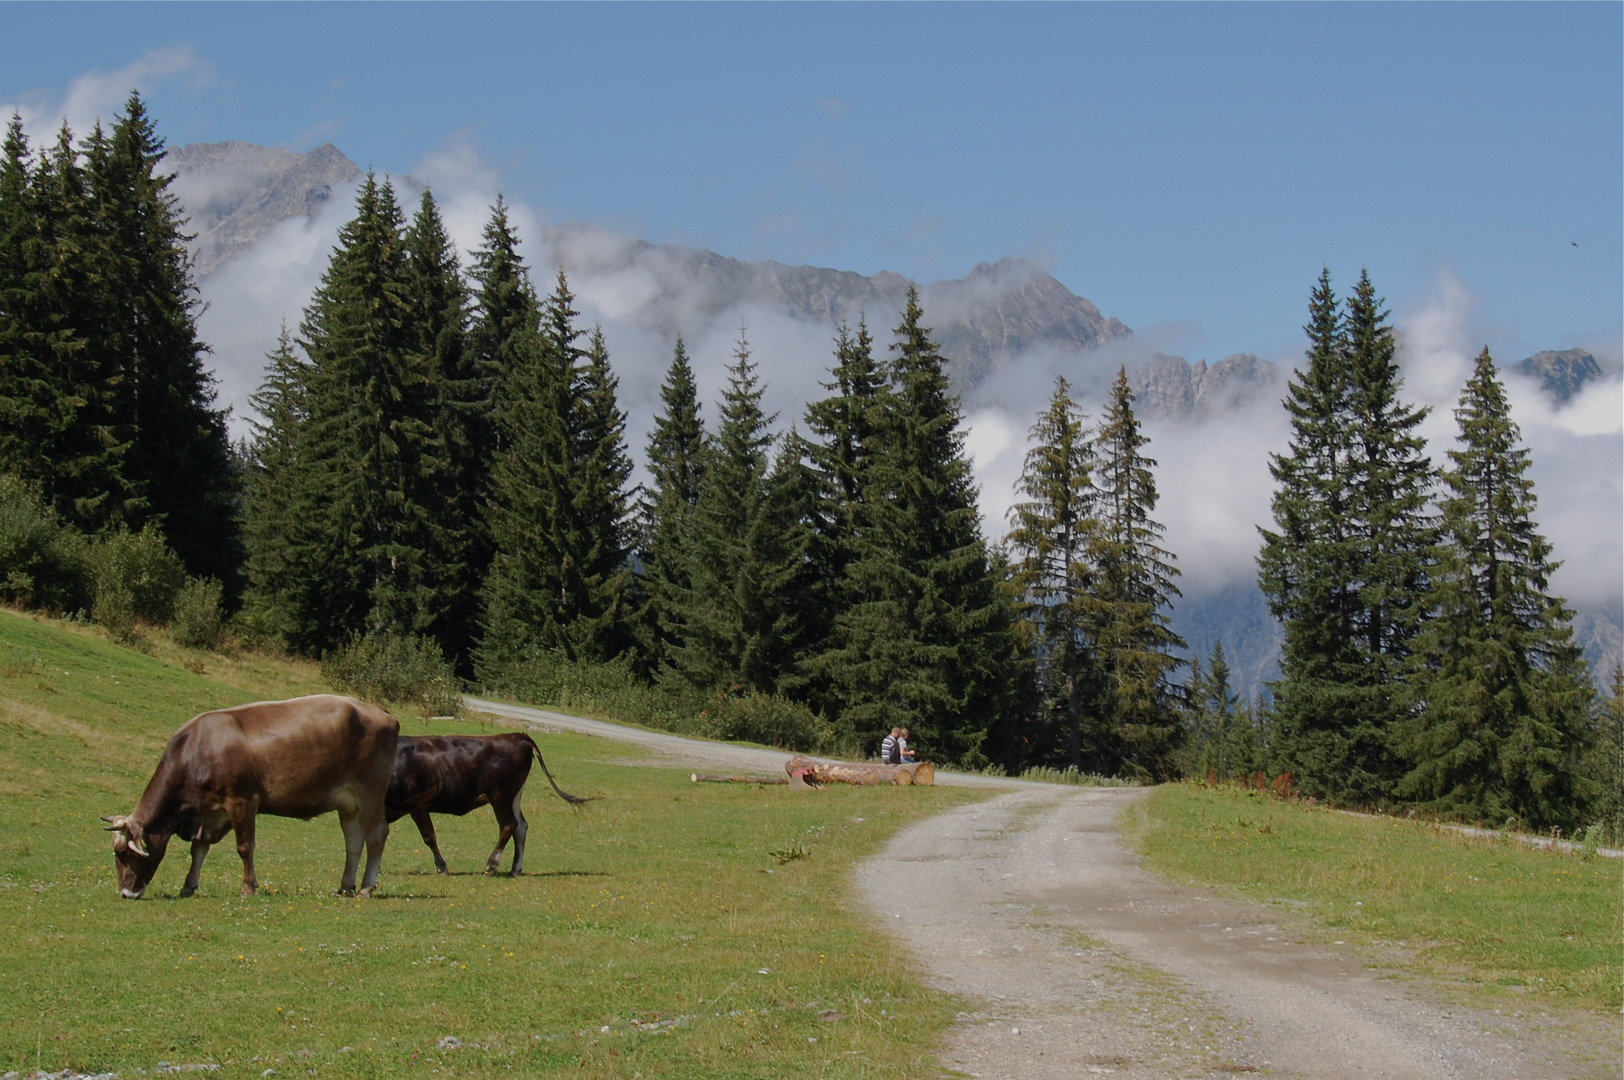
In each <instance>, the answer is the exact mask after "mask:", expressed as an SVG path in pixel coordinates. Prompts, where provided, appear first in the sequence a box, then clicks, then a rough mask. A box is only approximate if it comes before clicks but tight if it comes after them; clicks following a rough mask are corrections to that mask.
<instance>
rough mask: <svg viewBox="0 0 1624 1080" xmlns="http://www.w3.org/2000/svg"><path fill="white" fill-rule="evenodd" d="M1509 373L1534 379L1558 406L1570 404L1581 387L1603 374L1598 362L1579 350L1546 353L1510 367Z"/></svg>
mask: <svg viewBox="0 0 1624 1080" xmlns="http://www.w3.org/2000/svg"><path fill="white" fill-rule="evenodd" d="M1512 370H1513V371H1515V372H1517V373H1518V374H1520V375H1527V376H1529V377H1531V378H1535V379H1538V380H1539V381H1540V384H1541V385H1542V386H1544V388H1545V392H1546V393H1547V394H1550V395H1551V397H1553V398H1555V399H1556V400H1557V401H1559V402H1566V401H1569V400H1571V399H1572V397H1573V395H1575V394H1577V393H1578V392H1579V391H1580V389H1581V388H1583V386H1584V384H1585V383H1587V382H1589V381H1590V380H1592V379H1599V378H1601V377H1602V375H1603V374H1604V372H1603V371H1602V368H1601V364H1600V362H1598V361H1597V359H1596V358H1595V357H1594V356H1591V355H1590V354H1589V353H1587V352H1585V351H1584V350H1583V349H1564V350H1563V351H1561V352H1555V351H1553V350H1550V349H1546V350H1545V351H1544V352H1537V353H1535V354H1534V355H1533V356H1530V357H1529V358H1528V359H1526V360H1523V361H1520V362H1518V363H1517V364H1514V365H1513V366H1512Z"/></svg>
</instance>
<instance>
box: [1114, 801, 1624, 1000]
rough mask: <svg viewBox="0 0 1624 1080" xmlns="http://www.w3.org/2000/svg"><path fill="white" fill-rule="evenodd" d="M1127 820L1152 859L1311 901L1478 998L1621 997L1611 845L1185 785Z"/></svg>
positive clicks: (1353, 930)
mask: <svg viewBox="0 0 1624 1080" xmlns="http://www.w3.org/2000/svg"><path fill="white" fill-rule="evenodd" d="M1127 824H1128V826H1129V828H1130V831H1132V833H1133V834H1134V836H1135V840H1136V842H1137V844H1138V847H1139V850H1140V851H1141V852H1142V853H1143V854H1144V856H1145V862H1146V865H1147V866H1148V867H1149V868H1151V869H1153V870H1156V871H1158V872H1160V873H1162V874H1165V875H1167V876H1168V877H1170V878H1172V879H1174V880H1177V881H1192V882H1200V883H1202V884H1206V885H1213V886H1216V887H1218V888H1219V890H1220V891H1222V892H1224V893H1226V894H1228V895H1231V896H1235V897H1239V898H1243V899H1248V900H1261V901H1265V902H1271V903H1274V904H1276V905H1278V906H1280V907H1282V908H1291V909H1293V910H1295V911H1297V912H1299V913H1302V914H1306V915H1307V916H1308V917H1309V920H1310V921H1311V923H1312V925H1311V927H1309V928H1307V932H1308V933H1309V934H1311V935H1313V936H1315V937H1317V938H1320V939H1323V940H1325V941H1331V940H1337V941H1346V942H1348V943H1349V944H1352V945H1357V946H1361V947H1364V948H1365V949H1367V950H1368V951H1369V952H1370V953H1371V954H1372V956H1373V957H1374V958H1375V959H1376V960H1377V961H1378V962H1381V963H1383V964H1393V965H1396V966H1398V967H1399V968H1401V969H1403V970H1406V971H1408V972H1410V973H1412V974H1417V975H1421V976H1423V977H1426V978H1429V979H1432V980H1435V981H1438V982H1441V983H1443V984H1444V985H1446V986H1448V987H1452V988H1454V989H1455V990H1457V991H1461V992H1464V993H1465V995H1466V996H1467V997H1469V998H1470V999H1472V1000H1474V1001H1475V1002H1477V1003H1479V1004H1492V1005H1493V1006H1495V1007H1501V1008H1511V1009H1517V1008H1520V1007H1526V1006H1534V1007H1537V1008H1540V1009H1546V1008H1551V1007H1557V1008H1579V1009H1584V1010H1601V1011H1606V1012H1610V1013H1613V1014H1615V1015H1616V1014H1617V1012H1618V1010H1619V1007H1620V1004H1621V988H1620V982H1621V979H1624V963H1621V959H1620V953H1619V949H1620V942H1621V941H1624V905H1621V889H1620V885H1621V877H1624V866H1620V864H1619V862H1618V860H1616V859H1602V858H1596V857H1594V856H1589V857H1586V856H1583V855H1563V854H1560V853H1550V852H1544V851H1539V850H1535V849H1531V848H1528V847H1525V846H1523V845H1521V844H1518V843H1515V842H1512V841H1499V840H1473V839H1469V838H1466V837H1463V836H1460V835H1458V834H1455V833H1449V832H1444V831H1441V830H1439V829H1436V828H1434V827H1432V826H1430V825H1426V824H1423V823H1419V822H1409V821H1403V820H1398V819H1392V818H1381V819H1372V818H1362V817H1355V816H1352V815H1348V814H1338V813H1333V812H1330V811H1327V810H1324V809H1314V808H1310V807H1308V806H1305V805H1303V804H1299V803H1282V802H1280V801H1279V800H1265V798H1264V797H1263V796H1262V795H1261V794H1259V793H1257V792H1251V791H1241V790H1238V789H1235V788H1217V789H1212V788H1202V787H1197V786H1195V785H1189V784H1185V785H1168V786H1165V787H1162V788H1159V789H1157V790H1156V791H1154V792H1152V793H1151V795H1150V797H1149V798H1148V799H1146V800H1143V802H1142V803H1141V804H1139V808H1137V809H1135V810H1132V811H1130V813H1129V819H1128V821H1127Z"/></svg>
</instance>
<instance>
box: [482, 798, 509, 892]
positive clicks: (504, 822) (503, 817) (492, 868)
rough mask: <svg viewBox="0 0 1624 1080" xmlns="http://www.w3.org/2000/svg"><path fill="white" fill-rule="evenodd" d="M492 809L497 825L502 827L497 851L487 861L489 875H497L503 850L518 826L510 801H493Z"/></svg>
mask: <svg viewBox="0 0 1624 1080" xmlns="http://www.w3.org/2000/svg"><path fill="white" fill-rule="evenodd" d="M491 809H492V810H494V811H496V824H497V825H498V826H500V827H501V832H499V833H497V834H496V850H495V851H493V852H491V857H490V858H489V859H486V860H485V873H487V874H495V873H496V864H497V863H498V862H499V861H500V860H501V858H502V849H503V848H505V847H507V842H508V837H510V836H512V835H513V826H514V825H515V824H516V823H515V822H514V820H513V804H512V802H510V801H509V800H507V799H503V798H501V797H498V798H495V799H492V800H491Z"/></svg>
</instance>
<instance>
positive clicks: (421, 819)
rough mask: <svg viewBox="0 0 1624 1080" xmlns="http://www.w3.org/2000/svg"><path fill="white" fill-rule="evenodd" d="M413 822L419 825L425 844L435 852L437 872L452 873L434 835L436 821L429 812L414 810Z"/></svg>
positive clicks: (418, 828)
mask: <svg viewBox="0 0 1624 1080" xmlns="http://www.w3.org/2000/svg"><path fill="white" fill-rule="evenodd" d="M412 820H413V821H414V822H416V823H417V831H418V833H420V834H421V835H422V837H423V843H425V844H427V845H428V846H429V850H430V851H432V852H434V869H435V872H436V873H441V874H448V873H450V872H451V871H450V870H448V869H447V868H446V865H445V857H444V856H442V855H441V854H440V845H439V843H438V842H437V838H436V837H435V835H434V819H433V818H431V817H430V816H429V812H428V811H427V810H413V811H412Z"/></svg>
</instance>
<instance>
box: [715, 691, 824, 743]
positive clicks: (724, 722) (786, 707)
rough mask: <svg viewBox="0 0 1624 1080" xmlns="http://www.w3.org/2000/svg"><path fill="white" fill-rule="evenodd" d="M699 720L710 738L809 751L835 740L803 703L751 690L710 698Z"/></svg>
mask: <svg viewBox="0 0 1624 1080" xmlns="http://www.w3.org/2000/svg"><path fill="white" fill-rule="evenodd" d="M701 719H702V723H701V725H700V727H701V733H702V734H704V735H705V736H706V737H708V738H712V739H732V740H736V741H739V742H753V743H761V744H763V745H765V746H776V747H779V748H781V749H784V750H804V751H807V752H810V753H817V752H820V751H825V750H829V749H831V748H832V743H833V741H834V738H833V736H834V732H833V730H832V729H831V728H830V726H829V723H828V721H826V720H824V719H823V717H821V716H819V715H818V714H817V713H815V712H813V711H812V710H811V709H809V708H807V707H806V706H805V705H801V704H798V703H796V702H793V701H787V700H785V699H784V698H781V697H777V696H768V695H766V694H762V693H757V692H756V691H753V690H752V691H750V692H748V693H745V694H743V695H740V696H737V697H735V696H733V695H731V694H729V695H723V696H719V697H715V698H712V699H711V701H710V703H709V707H708V708H706V709H705V710H704V712H703V713H702V714H701Z"/></svg>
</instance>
